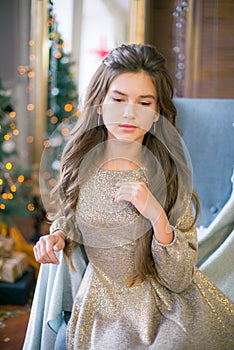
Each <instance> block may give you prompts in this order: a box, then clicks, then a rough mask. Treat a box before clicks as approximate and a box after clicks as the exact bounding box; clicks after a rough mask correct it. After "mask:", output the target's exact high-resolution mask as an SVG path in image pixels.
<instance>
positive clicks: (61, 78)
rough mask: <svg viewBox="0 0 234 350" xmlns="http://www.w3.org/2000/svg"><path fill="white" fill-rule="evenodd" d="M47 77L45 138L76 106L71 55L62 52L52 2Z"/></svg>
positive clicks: (71, 114)
mask: <svg viewBox="0 0 234 350" xmlns="http://www.w3.org/2000/svg"><path fill="white" fill-rule="evenodd" d="M48 27H49V41H50V51H49V76H48V110H47V115H48V123H47V136H50V135H51V134H52V133H53V131H54V130H55V129H56V128H57V126H58V125H59V124H60V123H62V122H66V120H67V119H68V118H69V117H71V116H73V115H74V114H76V112H77V105H78V93H77V86H76V84H75V82H74V78H73V76H72V72H71V68H72V66H73V65H74V62H73V61H72V60H71V55H69V54H67V53H65V52H64V42H63V40H62V38H61V35H60V33H59V32H58V29H57V28H58V23H57V22H56V18H55V14H54V13H53V2H52V1H50V3H49V20H48Z"/></svg>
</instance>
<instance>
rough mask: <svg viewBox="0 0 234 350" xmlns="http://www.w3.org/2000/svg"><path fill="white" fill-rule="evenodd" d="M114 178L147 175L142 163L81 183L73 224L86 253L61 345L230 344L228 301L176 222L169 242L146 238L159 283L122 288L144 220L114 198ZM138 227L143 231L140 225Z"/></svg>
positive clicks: (191, 236) (215, 349)
mask: <svg viewBox="0 0 234 350" xmlns="http://www.w3.org/2000/svg"><path fill="white" fill-rule="evenodd" d="M119 181H146V178H145V175H144V172H143V171H142V169H137V170H127V171H111V170H104V169H99V170H98V171H97V172H96V173H95V175H94V176H91V177H90V178H89V180H88V181H87V182H86V183H85V184H84V185H83V186H82V187H81V191H80V197H79V203H78V206H77V213H76V217H77V223H78V227H79V230H80V232H81V234H82V236H83V242H84V245H85V250H86V253H87V256H88V258H89V264H88V267H87V269H86V272H85V275H84V277H83V281H82V283H81V286H80V288H79V291H78V293H77V296H76V299H75V303H74V306H73V311H72V315H71V318H70V321H69V323H68V328H67V349H68V350H71V349H75V350H78V349H79V350H110V349H112V350H127V349H130V350H144V349H148V350H151V349H152V350H185V349H186V350H225V349H226V350H231V349H234V338H233V336H234V307H233V304H232V302H231V301H230V300H229V299H228V298H227V297H226V296H225V295H224V294H223V293H221V291H220V290H219V289H217V288H216V287H215V286H214V285H213V284H212V283H211V282H210V281H209V280H208V279H207V278H206V277H205V276H204V275H203V274H202V273H201V272H200V271H199V270H198V269H197V268H196V267H195V265H196V258H197V239H196V232H195V230H190V231H188V232H186V233H182V232H181V231H180V229H179V227H183V225H187V224H188V223H189V222H190V221H191V220H192V215H191V213H190V212H187V213H185V214H184V215H183V216H182V217H181V218H180V224H179V227H178V228H177V229H175V237H174V240H173V242H172V243H170V244H167V245H163V244H160V243H158V242H157V241H156V239H155V238H153V239H152V245H151V250H152V256H153V259H154V262H155V268H156V270H157V273H158V276H159V281H156V280H155V279H153V278H151V277H149V278H148V279H147V280H146V281H145V282H142V283H141V284H139V285H137V286H134V287H131V288H129V287H127V286H126V284H125V283H124V281H125V280H126V278H128V277H129V276H130V275H131V274H132V273H133V272H134V255H135V249H136V239H137V238H138V237H140V235H142V232H143V234H144V232H146V230H147V229H148V227H147V225H148V223H147V221H146V220H145V219H144V218H143V217H142V216H141V215H139V213H138V212H137V211H136V209H135V208H134V207H133V206H132V205H131V204H129V203H126V202H122V203H119V204H118V203H116V202H115V201H113V197H114V193H115V191H116V183H117V182H119ZM142 230H143V231H142Z"/></svg>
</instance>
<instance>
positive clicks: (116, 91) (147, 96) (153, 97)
mask: <svg viewBox="0 0 234 350" xmlns="http://www.w3.org/2000/svg"><path fill="white" fill-rule="evenodd" d="M111 92H112V93H114V94H118V95H121V96H125V97H127V96H128V95H127V94H125V93H124V92H121V91H119V90H112V91H111ZM139 97H140V98H152V99H153V100H155V96H154V95H151V94H149V95H140V96H139Z"/></svg>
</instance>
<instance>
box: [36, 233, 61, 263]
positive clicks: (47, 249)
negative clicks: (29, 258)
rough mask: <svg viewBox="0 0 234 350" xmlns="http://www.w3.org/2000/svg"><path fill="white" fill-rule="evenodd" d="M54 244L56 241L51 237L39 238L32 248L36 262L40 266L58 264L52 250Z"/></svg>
mask: <svg viewBox="0 0 234 350" xmlns="http://www.w3.org/2000/svg"><path fill="white" fill-rule="evenodd" d="M55 243H56V239H55V237H53V236H50V235H48V236H43V237H41V238H40V240H39V241H38V242H37V243H36V245H35V246H34V248H33V251H34V255H35V259H36V261H38V262H39V263H42V264H46V263H53V264H59V261H58V259H57V257H56V255H55V253H54V249H53V247H54V245H55Z"/></svg>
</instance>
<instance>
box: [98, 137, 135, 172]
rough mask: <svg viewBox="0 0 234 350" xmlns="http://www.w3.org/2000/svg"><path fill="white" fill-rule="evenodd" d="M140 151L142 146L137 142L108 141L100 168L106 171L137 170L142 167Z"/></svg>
mask: <svg viewBox="0 0 234 350" xmlns="http://www.w3.org/2000/svg"><path fill="white" fill-rule="evenodd" d="M141 149H142V145H141V144H139V143H137V142H124V141H119V140H108V141H106V148H105V153H104V157H103V159H102V162H101V164H100V167H101V168H103V169H107V170H133V169H138V168H140V167H141V166H142V161H141Z"/></svg>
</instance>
